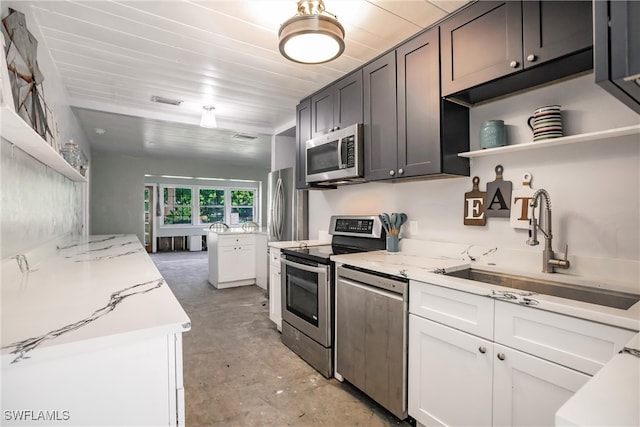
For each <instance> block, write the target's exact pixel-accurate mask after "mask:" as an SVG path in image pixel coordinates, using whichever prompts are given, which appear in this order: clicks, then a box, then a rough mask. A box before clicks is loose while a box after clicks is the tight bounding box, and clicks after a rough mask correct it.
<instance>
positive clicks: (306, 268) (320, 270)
mask: <svg viewBox="0 0 640 427" xmlns="http://www.w3.org/2000/svg"><path fill="white" fill-rule="evenodd" d="M282 264H284V265H288V266H290V267H295V268H299V269H300V270H304V271H310V272H312V273H319V274H327V267H312V266H310V265H306V264H298V263H297V262H291V261H287V260H285V259H283V260H282Z"/></svg>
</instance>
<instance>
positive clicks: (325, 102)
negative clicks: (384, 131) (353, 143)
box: [311, 70, 362, 136]
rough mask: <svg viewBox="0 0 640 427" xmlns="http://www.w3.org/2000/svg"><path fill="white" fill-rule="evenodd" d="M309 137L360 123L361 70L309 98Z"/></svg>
mask: <svg viewBox="0 0 640 427" xmlns="http://www.w3.org/2000/svg"><path fill="white" fill-rule="evenodd" d="M311 118H312V120H311V135H312V136H317V135H323V134H326V133H329V132H331V131H333V130H336V129H341V128H344V127H346V126H349V125H353V124H356V123H362V70H357V71H355V72H353V73H351V74H349V75H347V76H346V77H343V78H342V79H340V80H338V81H337V82H335V83H333V84H331V85H330V86H328V87H326V88H324V89H323V90H321V91H320V92H318V93H316V94H315V95H313V96H312V97H311Z"/></svg>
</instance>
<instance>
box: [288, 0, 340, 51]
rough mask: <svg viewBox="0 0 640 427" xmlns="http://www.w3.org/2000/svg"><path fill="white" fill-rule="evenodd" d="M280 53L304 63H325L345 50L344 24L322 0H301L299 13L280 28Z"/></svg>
mask: <svg viewBox="0 0 640 427" xmlns="http://www.w3.org/2000/svg"><path fill="white" fill-rule="evenodd" d="M278 38H279V39H280V44H279V47H280V53H281V54H282V55H283V56H284V57H285V58H287V59H289V60H291V61H294V62H298V63H301V64H322V63H324V62H329V61H332V60H334V59H336V58H337V57H338V56H340V55H341V54H342V52H344V28H343V27H342V25H340V23H339V22H338V19H337V17H336V16H335V15H333V14H331V13H329V12H326V11H325V9H324V2H323V1H322V0H299V1H298V14H297V15H295V16H293V17H292V18H290V19H289V20H287V21H286V22H285V23H284V24H282V25H281V26H280V31H278Z"/></svg>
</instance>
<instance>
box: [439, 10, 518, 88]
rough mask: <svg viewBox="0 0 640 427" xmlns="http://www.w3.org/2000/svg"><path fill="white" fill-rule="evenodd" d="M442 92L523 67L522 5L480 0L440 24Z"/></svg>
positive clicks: (467, 85) (470, 85) (488, 79)
mask: <svg viewBox="0 0 640 427" xmlns="http://www.w3.org/2000/svg"><path fill="white" fill-rule="evenodd" d="M440 30H441V34H442V40H441V43H442V94H443V95H450V94H453V93H456V92H459V91H461V90H464V89H467V88H470V87H473V86H476V85H479V84H481V83H485V82H488V81H490V80H494V79H496V78H498V77H502V76H506V75H508V74H511V73H513V72H515V71H518V70H522V68H523V67H522V5H521V3H520V2H519V1H501V2H497V1H487V2H484V1H482V2H478V3H475V4H473V5H471V6H469V7H468V8H467V9H464V10H463V11H461V12H460V13H459V14H457V15H455V16H453V17H452V18H451V19H449V20H447V21H445V22H443V23H442V24H441V25H440Z"/></svg>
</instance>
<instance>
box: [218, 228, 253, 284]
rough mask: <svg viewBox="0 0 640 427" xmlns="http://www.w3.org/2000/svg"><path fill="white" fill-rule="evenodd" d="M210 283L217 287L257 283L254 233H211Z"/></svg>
mask: <svg viewBox="0 0 640 427" xmlns="http://www.w3.org/2000/svg"><path fill="white" fill-rule="evenodd" d="M207 246H208V250H209V283H211V284H212V285H213V286H215V287H216V288H229V287H234V286H243V285H253V284H255V283H256V240H255V236H254V235H252V234H246V235H218V234H216V233H211V232H210V233H209V241H208V243H207Z"/></svg>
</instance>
